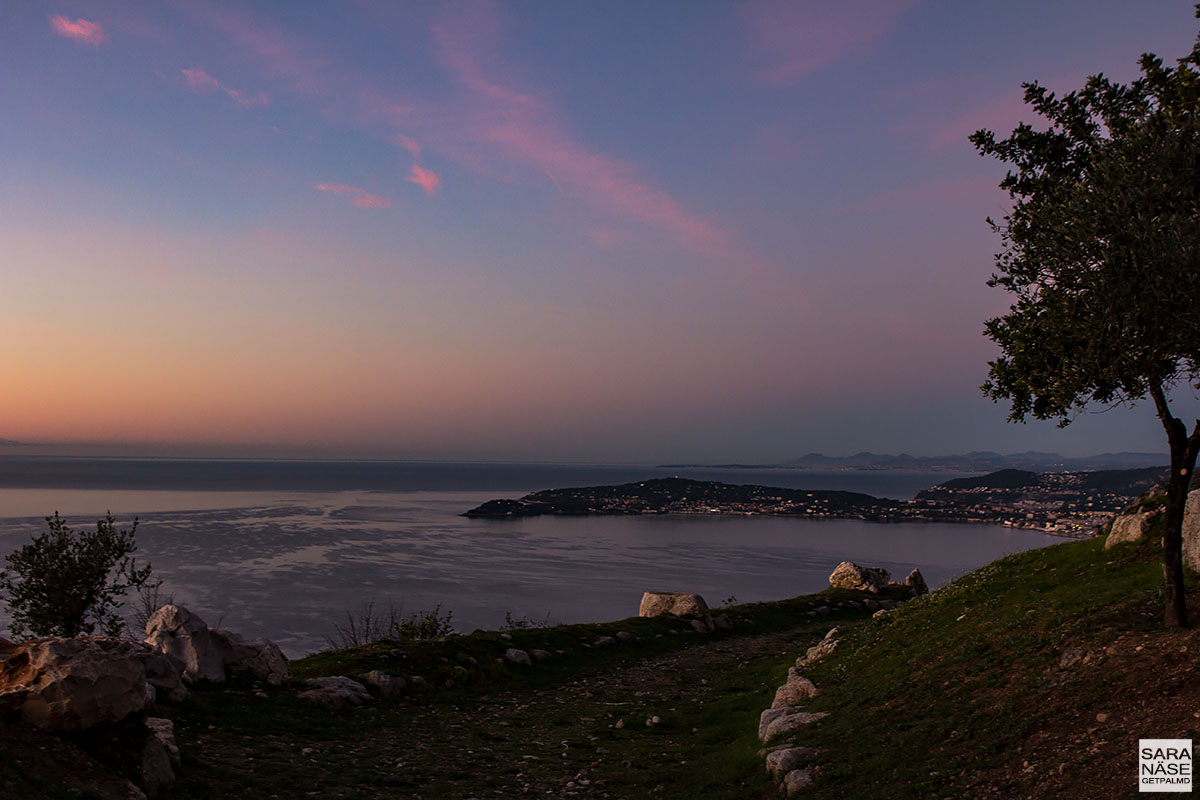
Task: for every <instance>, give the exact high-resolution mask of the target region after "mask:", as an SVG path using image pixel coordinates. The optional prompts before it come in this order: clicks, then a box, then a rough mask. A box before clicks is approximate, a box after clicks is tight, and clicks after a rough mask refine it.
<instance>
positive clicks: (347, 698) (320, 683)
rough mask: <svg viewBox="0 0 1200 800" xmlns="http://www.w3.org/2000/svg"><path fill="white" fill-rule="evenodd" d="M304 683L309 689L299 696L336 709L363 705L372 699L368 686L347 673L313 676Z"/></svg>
mask: <svg viewBox="0 0 1200 800" xmlns="http://www.w3.org/2000/svg"><path fill="white" fill-rule="evenodd" d="M304 685H305V686H307V687H308V690H307V691H303V692H300V694H299V695H297V696H298V697H302V698H304V699H305V700H311V701H312V702H314V703H320V704H322V705H326V706H329V707H330V708H334V709H337V708H345V707H346V706H361V705H363V704H364V703H369V702H370V701H371V693H370V692H368V691H367V687H365V686H363V685H362V684H361V683H359V682H358V681H356V680H351V679H350V678H347V677H346V676H345V675H330V676H327V677H324V678H311V679H309V680H307V681H305V682H304Z"/></svg>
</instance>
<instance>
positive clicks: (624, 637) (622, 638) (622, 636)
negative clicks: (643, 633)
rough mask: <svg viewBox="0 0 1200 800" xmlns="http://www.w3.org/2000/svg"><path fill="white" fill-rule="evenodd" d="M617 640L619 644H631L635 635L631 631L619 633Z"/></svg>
mask: <svg viewBox="0 0 1200 800" xmlns="http://www.w3.org/2000/svg"><path fill="white" fill-rule="evenodd" d="M616 639H617V641H618V642H624V643H626V644H628V643H629V642H632V641H633V634H632V633H630V632H629V631H618V632H617V634H616Z"/></svg>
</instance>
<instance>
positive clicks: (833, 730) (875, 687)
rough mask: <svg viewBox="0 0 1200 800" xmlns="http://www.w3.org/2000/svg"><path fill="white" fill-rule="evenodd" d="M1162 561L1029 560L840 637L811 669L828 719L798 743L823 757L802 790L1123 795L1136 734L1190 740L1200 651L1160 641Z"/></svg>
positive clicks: (1190, 640)
mask: <svg viewBox="0 0 1200 800" xmlns="http://www.w3.org/2000/svg"><path fill="white" fill-rule="evenodd" d="M1159 557H1160V556H1159V553H1158V552H1157V547H1156V546H1155V545H1154V544H1152V543H1142V544H1137V545H1126V546H1123V547H1118V548H1114V549H1113V550H1110V551H1107V552H1106V551H1104V550H1103V549H1102V540H1101V539H1092V540H1088V541H1082V542H1073V543H1069V544H1062V545H1057V546H1054V547H1049V548H1045V549H1042V550H1035V551H1029V552H1026V553H1022V554H1019V555H1015V556H1010V557H1008V558H1005V559H1002V560H1000V561H997V562H995V563H993V564H991V565H988V566H986V567H984V568H982V569H980V570H978V571H976V572H974V573H971V574H970V575H968V576H966V577H964V578H962V579H960V580H958V581H956V582H954V583H953V584H951V585H950V586H948V587H945V588H944V589H942V590H941V591H938V592H935V593H934V594H932V595H929V596H928V597H926V598H922V599H920V600H916V601H913V602H911V603H908V604H906V605H905V606H903V607H901V608H900V609H898V610H897V611H895V612H893V613H891V614H888V615H886V616H884V617H882V618H880V619H876V620H872V621H871V622H869V623H866V624H862V625H858V626H854V627H851V628H848V629H847V630H846V634H845V637H844V640H843V642H842V647H841V649H839V650H838V651H837V652H836V653H835V654H834V655H833V656H831V657H830V658H829V659H827V660H826V661H824V662H821V663H819V664H817V665H814V667H813V668H811V669H810V670H809V675H810V677H811V678H812V679H813V680H814V681H815V682H816V683H817V685H818V686H820V687H822V688H823V689H824V691H823V693H822V694H821V695H820V696H818V697H817V698H815V699H814V700H813V701H812V703H811V707H812V709H813V710H828V711H830V712H832V713H831V716H830V717H828V718H827V719H825V720H824V721H823V722H822V723H821V724H820V725H818V726H814V727H813V729H812V730H811V731H806V732H805V734H804V737H803V742H802V743H803V744H805V745H811V746H817V747H823V748H826V757H825V758H824V759H823V762H824V763H823V765H822V771H821V773H820V775H819V778H818V782H817V791H816V792H815V793H814V794H815V795H817V796H829V797H832V796H849V797H872V796H887V797H896V798H904V797H913V798H917V797H922V798H924V797H974V796H993V795H994V796H998V797H1064V796H1081V795H1079V794H1078V793H1079V792H1084V791H1086V796H1088V797H1127V796H1129V795H1131V794H1134V793H1135V792H1136V786H1137V784H1136V775H1137V759H1136V749H1135V748H1136V744H1137V739H1138V738H1140V737H1146V738H1151V737H1153V738H1192V737H1195V738H1200V719H1197V717H1198V716H1200V682H1198V681H1197V677H1198V675H1197V669H1196V655H1197V653H1200V639H1198V637H1197V635H1196V634H1195V632H1193V631H1175V632H1165V631H1162V630H1161V629H1160V625H1159V616H1160V602H1159V597H1158V589H1157V586H1158V584H1159V583H1161V567H1160V566H1159ZM1190 600H1191V601H1193V602H1191V603H1189V606H1190V611H1191V613H1192V615H1193V618H1195V615H1196V614H1197V613H1200V609H1197V608H1196V607H1195V602H1194V601H1195V600H1196V598H1195V597H1191V598H1190Z"/></svg>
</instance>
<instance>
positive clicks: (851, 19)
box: [742, 0, 916, 83]
mask: <svg viewBox="0 0 1200 800" xmlns="http://www.w3.org/2000/svg"><path fill="white" fill-rule="evenodd" d="M915 2H916V0H870V2H855V3H831V2H825V1H824V0H805V1H804V2H800V1H799V0H760V2H754V3H750V4H748V5H745V6H743V7H742V8H743V12H742V13H743V15H744V21H745V29H746V34H747V39H748V44H749V45H750V48H751V54H752V55H751V58H752V60H753V61H754V63H755V64H756V72H757V75H758V77H759V78H760V79H761V80H764V81H766V82H768V83H794V82H796V81H799V80H802V79H804V78H806V77H808V76H809V75H811V74H812V73H814V72H816V71H817V70H819V69H822V68H823V67H826V66H828V65H830V64H833V63H835V62H837V61H842V60H844V59H847V58H852V57H855V56H861V55H862V54H863V53H864V52H868V51H869V50H870V49H871V47H872V46H873V45H874V44H875V43H876V42H878V41H879V40H880V39H882V38H883V37H884V36H886V35H887V34H888V32H890V31H891V29H892V28H893V27H894V26H895V24H896V21H897V20H898V19H899V18H900V16H901V14H903V13H904V11H905V10H907V9H908V8H909V7H911V6H913V5H915Z"/></svg>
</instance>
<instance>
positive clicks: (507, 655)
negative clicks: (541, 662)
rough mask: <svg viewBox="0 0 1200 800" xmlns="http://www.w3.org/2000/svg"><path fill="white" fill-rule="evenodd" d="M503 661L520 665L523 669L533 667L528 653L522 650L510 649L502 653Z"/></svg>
mask: <svg viewBox="0 0 1200 800" xmlns="http://www.w3.org/2000/svg"><path fill="white" fill-rule="evenodd" d="M504 660H505V661H507V662H508V663H510V664H520V665H521V666H524V667H530V666H533V661H531V660H530V658H529V653H526V652H525V651H524V650H518V649H517V648H515V647H510V648H508V649H507V650H505V651H504Z"/></svg>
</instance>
